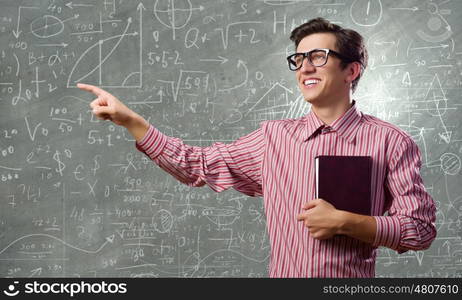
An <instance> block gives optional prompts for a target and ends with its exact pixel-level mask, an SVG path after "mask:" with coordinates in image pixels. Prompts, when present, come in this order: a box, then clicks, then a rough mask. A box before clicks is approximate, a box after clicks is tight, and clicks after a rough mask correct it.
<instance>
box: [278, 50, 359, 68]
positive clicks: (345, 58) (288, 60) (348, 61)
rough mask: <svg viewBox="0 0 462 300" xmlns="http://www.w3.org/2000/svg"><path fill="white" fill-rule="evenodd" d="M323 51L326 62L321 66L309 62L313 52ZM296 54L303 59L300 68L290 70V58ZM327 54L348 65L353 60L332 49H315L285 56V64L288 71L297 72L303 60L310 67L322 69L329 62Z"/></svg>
mask: <svg viewBox="0 0 462 300" xmlns="http://www.w3.org/2000/svg"><path fill="white" fill-rule="evenodd" d="M320 50H321V51H324V52H325V53H326V61H325V62H324V63H323V64H322V65H319V66H316V65H314V64H313V63H312V62H311V59H310V55H311V53H313V52H315V51H320ZM297 54H303V59H302V63H301V64H300V67H298V68H296V69H291V68H290V66H291V58H292V57H293V56H295V55H297ZM329 54H333V55H335V56H337V57H338V58H340V59H341V60H342V61H344V62H347V63H350V62H354V61H355V60H353V59H349V58H347V57H346V56H344V55H343V54H340V53H338V52H337V51H334V50H332V49H328V48H316V49H313V50H310V51H308V52H295V53H293V54H291V55H289V56H287V63H288V64H289V70H291V71H297V70H299V69H300V68H301V67H302V66H303V61H304V60H305V58H307V59H308V62H309V63H310V65H312V66H313V67H322V66H324V65H325V64H327V61H328V60H329Z"/></svg>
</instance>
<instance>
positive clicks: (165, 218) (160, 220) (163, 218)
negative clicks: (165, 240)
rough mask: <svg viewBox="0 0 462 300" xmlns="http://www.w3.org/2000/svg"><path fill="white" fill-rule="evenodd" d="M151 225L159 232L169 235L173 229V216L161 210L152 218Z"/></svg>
mask: <svg viewBox="0 0 462 300" xmlns="http://www.w3.org/2000/svg"><path fill="white" fill-rule="evenodd" d="M151 225H152V226H153V228H154V230H156V231H157V232H159V233H167V232H169V231H170V230H171V229H172V227H173V216H172V214H171V213H170V212H169V211H168V210H166V209H161V210H159V211H158V212H157V213H156V214H154V216H152V219H151Z"/></svg>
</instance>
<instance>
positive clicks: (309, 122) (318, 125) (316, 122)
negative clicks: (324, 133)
mask: <svg viewBox="0 0 462 300" xmlns="http://www.w3.org/2000/svg"><path fill="white" fill-rule="evenodd" d="M361 117H362V113H361V112H360V111H359V109H358V107H357V106H356V101H355V100H353V104H352V106H351V107H350V108H349V109H348V110H347V111H346V112H345V113H344V114H343V115H342V116H341V117H339V118H338V119H337V120H335V121H334V122H333V123H332V124H331V125H330V126H329V127H331V128H332V131H336V132H337V134H338V135H339V136H340V137H342V138H344V139H345V140H347V141H348V142H350V143H353V142H354V140H355V136H356V132H357V130H358V128H359V125H360V123H361ZM305 119H306V130H305V138H304V141H306V140H308V139H309V138H311V137H312V136H313V135H315V133H318V132H319V131H320V130H321V129H322V128H324V127H326V126H327V125H326V124H324V122H322V121H321V120H320V119H319V118H318V116H316V114H315V113H314V111H313V110H310V112H309V113H308V114H307V115H306V116H305Z"/></svg>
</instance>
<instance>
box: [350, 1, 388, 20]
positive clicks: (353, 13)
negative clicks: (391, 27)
mask: <svg viewBox="0 0 462 300" xmlns="http://www.w3.org/2000/svg"><path fill="white" fill-rule="evenodd" d="M382 14H383V7H382V2H381V1H380V0H355V1H354V2H353V4H352V5H351V7H350V17H351V20H352V21H353V22H354V23H355V24H356V25H358V26H366V27H368V26H375V25H377V24H378V23H379V22H380V20H381V19H382Z"/></svg>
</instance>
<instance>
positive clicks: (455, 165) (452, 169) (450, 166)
mask: <svg viewBox="0 0 462 300" xmlns="http://www.w3.org/2000/svg"><path fill="white" fill-rule="evenodd" d="M440 162H441V170H443V172H444V173H445V174H447V175H457V174H459V171H460V167H461V164H460V157H459V156H457V155H455V154H454V153H444V154H443V155H441V157H440Z"/></svg>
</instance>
